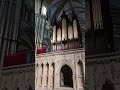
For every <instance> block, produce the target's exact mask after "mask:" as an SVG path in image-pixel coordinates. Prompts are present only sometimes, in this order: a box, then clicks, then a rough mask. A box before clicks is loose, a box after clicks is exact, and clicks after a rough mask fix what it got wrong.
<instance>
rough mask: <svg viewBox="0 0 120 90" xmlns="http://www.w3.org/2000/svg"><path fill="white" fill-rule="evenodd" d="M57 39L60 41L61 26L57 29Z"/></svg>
mask: <svg viewBox="0 0 120 90" xmlns="http://www.w3.org/2000/svg"><path fill="white" fill-rule="evenodd" d="M57 41H58V42H60V41H61V28H58V30H57Z"/></svg>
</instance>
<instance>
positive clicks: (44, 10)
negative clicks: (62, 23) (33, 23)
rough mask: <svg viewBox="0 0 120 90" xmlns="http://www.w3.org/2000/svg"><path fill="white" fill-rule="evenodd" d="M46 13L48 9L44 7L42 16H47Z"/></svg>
mask: <svg viewBox="0 0 120 90" xmlns="http://www.w3.org/2000/svg"><path fill="white" fill-rule="evenodd" d="M46 13H47V9H46V7H45V6H43V8H42V14H43V15H46Z"/></svg>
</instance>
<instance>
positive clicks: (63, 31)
mask: <svg viewBox="0 0 120 90" xmlns="http://www.w3.org/2000/svg"><path fill="white" fill-rule="evenodd" d="M63 40H67V24H66V19H65V18H63V19H62V41H63Z"/></svg>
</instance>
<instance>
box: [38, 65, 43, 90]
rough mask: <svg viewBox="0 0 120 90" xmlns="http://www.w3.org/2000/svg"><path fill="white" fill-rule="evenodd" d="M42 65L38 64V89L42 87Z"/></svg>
mask: <svg viewBox="0 0 120 90" xmlns="http://www.w3.org/2000/svg"><path fill="white" fill-rule="evenodd" d="M42 74H43V73H42V66H40V69H39V84H38V85H39V86H40V89H41V87H42V80H41V79H42Z"/></svg>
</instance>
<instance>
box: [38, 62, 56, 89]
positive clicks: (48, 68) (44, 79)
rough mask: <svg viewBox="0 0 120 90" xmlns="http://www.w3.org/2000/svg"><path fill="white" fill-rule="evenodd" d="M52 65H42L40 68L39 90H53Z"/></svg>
mask: <svg viewBox="0 0 120 90" xmlns="http://www.w3.org/2000/svg"><path fill="white" fill-rule="evenodd" d="M54 69H55V67H54V64H53V63H50V64H42V65H41V67H40V69H39V70H40V78H39V80H40V81H39V84H38V85H39V86H40V89H41V90H53V89H54V73H55V72H54Z"/></svg>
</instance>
